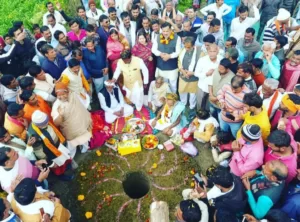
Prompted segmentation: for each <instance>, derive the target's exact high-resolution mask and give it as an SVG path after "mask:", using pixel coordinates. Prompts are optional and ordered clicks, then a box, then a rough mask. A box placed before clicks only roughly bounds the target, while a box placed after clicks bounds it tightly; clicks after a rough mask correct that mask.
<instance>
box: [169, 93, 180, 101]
mask: <svg viewBox="0 0 300 222" xmlns="http://www.w3.org/2000/svg"><path fill="white" fill-rule="evenodd" d="M166 98H167V99H170V100H173V101H177V100H178V96H177V94H176V93H167V96H166Z"/></svg>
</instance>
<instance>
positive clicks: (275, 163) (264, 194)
mask: <svg viewBox="0 0 300 222" xmlns="http://www.w3.org/2000/svg"><path fill="white" fill-rule="evenodd" d="M287 175H288V169H287V167H286V166H285V165H284V164H283V163H282V162H281V161H280V160H272V161H269V162H267V163H266V164H265V165H264V166H263V170H262V172H260V171H257V170H252V171H249V172H247V173H246V174H244V175H243V177H242V179H243V183H244V185H245V188H246V189H247V195H248V203H249V205H250V207H251V210H252V212H253V214H254V216H255V217H256V218H258V219H262V218H264V216H265V215H266V214H267V213H268V211H269V210H270V209H271V208H272V207H273V206H274V205H275V204H276V203H277V202H278V201H279V199H280V196H281V193H282V191H283V189H284V186H285V182H284V181H285V179H286V177H287ZM254 176H256V177H254ZM253 177H254V178H253ZM249 178H252V179H251V180H249Z"/></svg>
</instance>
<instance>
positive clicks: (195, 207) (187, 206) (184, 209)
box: [175, 189, 208, 222]
mask: <svg viewBox="0 0 300 222" xmlns="http://www.w3.org/2000/svg"><path fill="white" fill-rule="evenodd" d="M191 191H192V189H186V190H184V191H183V192H182V196H183V199H184V200H182V201H180V203H179V204H178V205H177V207H176V212H175V217H176V221H183V222H184V221H199V222H205V221H208V211H207V206H206V204H205V203H203V202H202V201H201V200H199V199H197V198H193V199H192V200H190V199H189V198H190V197H189V195H190V192H191Z"/></svg>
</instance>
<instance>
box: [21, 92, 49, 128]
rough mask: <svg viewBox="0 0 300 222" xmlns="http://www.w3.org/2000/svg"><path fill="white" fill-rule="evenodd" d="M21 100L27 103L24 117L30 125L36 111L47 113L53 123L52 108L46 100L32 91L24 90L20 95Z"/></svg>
mask: <svg viewBox="0 0 300 222" xmlns="http://www.w3.org/2000/svg"><path fill="white" fill-rule="evenodd" d="M20 99H21V100H23V102H24V103H25V106H24V108H23V110H24V116H23V117H24V118H25V119H26V120H27V121H28V123H30V122H31V116H32V114H33V112H34V111H36V110H40V111H42V112H44V113H46V114H47V115H48V116H50V121H51V122H53V121H52V118H51V108H50V106H49V105H48V103H47V102H46V101H45V100H43V99H42V97H40V96H38V95H36V94H35V93H34V92H33V91H32V90H23V92H22V93H21V95H20Z"/></svg>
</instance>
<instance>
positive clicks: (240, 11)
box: [239, 5, 249, 13]
mask: <svg viewBox="0 0 300 222" xmlns="http://www.w3.org/2000/svg"><path fill="white" fill-rule="evenodd" d="M248 11H249V8H248V6H245V5H241V6H240V7H239V13H244V12H248Z"/></svg>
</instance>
